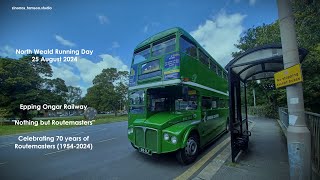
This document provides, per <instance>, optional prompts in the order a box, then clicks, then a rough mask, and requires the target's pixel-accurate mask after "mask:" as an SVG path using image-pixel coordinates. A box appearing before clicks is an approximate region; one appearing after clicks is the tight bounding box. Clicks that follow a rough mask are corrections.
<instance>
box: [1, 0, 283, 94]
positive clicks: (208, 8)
mask: <svg viewBox="0 0 320 180" xmlns="http://www.w3.org/2000/svg"><path fill="white" fill-rule="evenodd" d="M12 6H51V7H52V10H42V11H39V10H38V11H19V10H15V11H13V10H11V9H12ZM277 16H278V15H277V6H276V1H270V0H215V1H213V0H201V1H200V0H161V1H160V0H158V1H152V0H145V1H139V0H135V1H132V0H90V1H89V0H69V1H64V0H4V1H2V2H1V3H0V22H1V30H0V56H3V57H6V56H8V57H12V58H19V57H20V56H19V55H16V54H15V50H16V49H35V48H38V49H89V50H93V51H94V52H93V55H91V56H90V55H80V59H79V60H78V62H74V63H52V64H51V66H52V69H53V72H54V77H60V78H62V79H64V80H65V82H66V84H67V85H72V86H78V87H81V89H82V90H83V95H84V94H85V93H86V89H87V88H88V87H90V86H91V85H92V80H93V78H94V77H95V76H96V75H97V74H99V73H100V72H101V71H102V69H104V68H110V67H115V68H118V69H119V70H129V68H130V63H131V58H132V53H133V49H134V48H135V46H136V45H137V44H138V43H140V42H141V41H143V40H144V39H146V38H148V37H149V36H151V35H153V34H155V33H157V32H160V31H163V30H165V29H168V28H171V27H181V28H183V29H185V30H186V31H187V32H189V33H190V34H191V35H192V36H193V37H194V38H195V39H196V40H198V42H199V43H200V44H201V45H203V47H204V48H205V49H206V50H207V51H208V52H209V53H210V54H211V56H212V57H213V58H215V59H216V60H217V61H218V62H219V63H220V64H221V65H222V66H225V65H226V64H227V63H228V62H229V61H230V60H231V52H234V51H237V49H236V48H235V47H234V44H236V43H237V42H238V40H239V38H240V36H241V34H242V33H243V32H244V31H245V30H246V29H248V28H251V27H256V26H259V25H262V24H263V23H265V24H269V23H271V22H273V21H275V20H276V19H277Z"/></svg>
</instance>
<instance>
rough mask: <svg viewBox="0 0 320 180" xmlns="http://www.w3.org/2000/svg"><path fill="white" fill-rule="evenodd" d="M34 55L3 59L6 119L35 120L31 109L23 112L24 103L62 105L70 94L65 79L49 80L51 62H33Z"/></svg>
mask: <svg viewBox="0 0 320 180" xmlns="http://www.w3.org/2000/svg"><path fill="white" fill-rule="evenodd" d="M32 57H38V58H39V59H41V57H42V56H40V55H35V54H30V55H27V56H23V57H22V58H20V59H19V60H16V59H11V58H0V92H1V94H0V109H2V110H3V111H4V112H6V113H3V114H4V115H3V116H5V117H6V118H7V117H15V116H18V117H20V118H21V119H31V118H32V116H31V114H30V113H29V112H28V111H27V110H21V109H20V104H25V105H29V104H34V105H35V104H43V103H49V104H52V103H53V104H59V103H62V102H63V100H64V99H63V96H64V95H65V92H66V91H67V88H66V85H65V83H64V80H62V79H59V78H57V79H49V78H51V77H52V69H51V66H50V65H49V64H48V62H39V61H38V62H36V61H32Z"/></svg>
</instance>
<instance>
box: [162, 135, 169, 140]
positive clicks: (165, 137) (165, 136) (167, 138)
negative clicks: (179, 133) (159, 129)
mask: <svg viewBox="0 0 320 180" xmlns="http://www.w3.org/2000/svg"><path fill="white" fill-rule="evenodd" d="M163 139H164V140H166V141H168V140H169V134H168V133H164V135H163Z"/></svg>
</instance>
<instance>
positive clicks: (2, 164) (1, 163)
mask: <svg viewBox="0 0 320 180" xmlns="http://www.w3.org/2000/svg"><path fill="white" fill-rule="evenodd" d="M7 163H8V162H2V163H0V165H4V164H7Z"/></svg>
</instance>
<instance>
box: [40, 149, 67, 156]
mask: <svg viewBox="0 0 320 180" xmlns="http://www.w3.org/2000/svg"><path fill="white" fill-rule="evenodd" d="M68 150H70V149H63V150H60V151H54V152H50V153H47V154H44V155H45V156H47V155H50V154H55V153H59V152H63V151H68Z"/></svg>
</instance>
